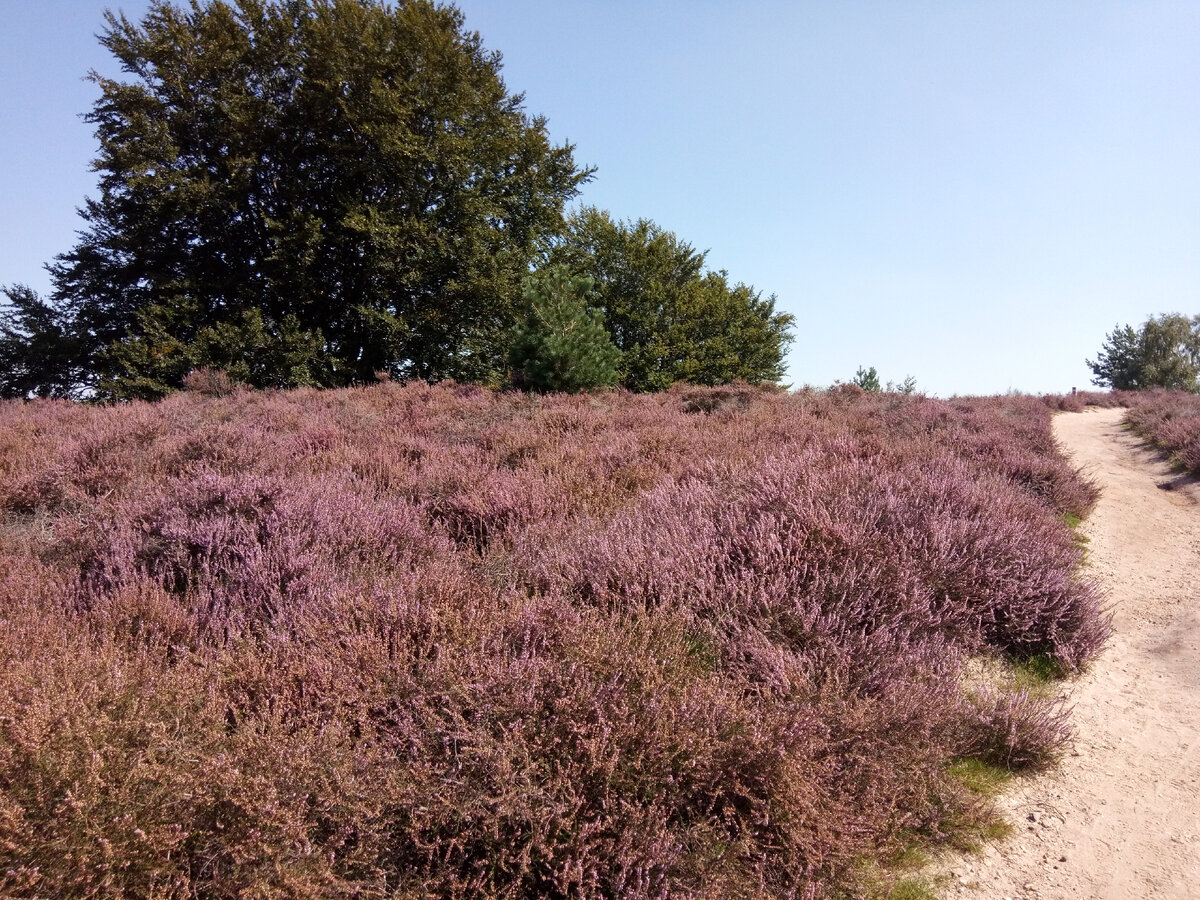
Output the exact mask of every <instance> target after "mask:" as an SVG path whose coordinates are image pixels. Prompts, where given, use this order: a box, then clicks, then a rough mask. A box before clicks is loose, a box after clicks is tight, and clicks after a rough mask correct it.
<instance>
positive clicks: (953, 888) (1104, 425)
mask: <svg viewBox="0 0 1200 900" xmlns="http://www.w3.org/2000/svg"><path fill="white" fill-rule="evenodd" d="M1122 416H1123V412H1122V411H1121V410H1104V411H1098V410H1092V411H1089V412H1086V413H1081V414H1074V415H1060V416H1058V417H1057V418H1056V419H1055V436H1056V437H1057V439H1058V441H1059V443H1060V444H1061V445H1062V446H1063V447H1064V449H1066V450H1067V451H1068V452H1069V453H1070V454H1071V456H1072V457H1073V459H1074V461H1075V462H1076V464H1077V465H1080V466H1082V467H1083V468H1084V470H1085V471H1086V472H1087V473H1088V474H1089V475H1091V476H1092V477H1093V478H1094V479H1096V480H1097V481H1098V482H1099V484H1100V485H1101V487H1102V489H1103V491H1104V495H1103V497H1102V499H1101V500H1100V503H1099V505H1098V506H1097V507H1096V510H1095V511H1094V512H1093V513H1092V515H1091V516H1090V517H1089V519H1088V521H1087V522H1086V524H1085V526H1084V528H1085V533H1086V534H1087V535H1088V536H1089V537H1090V539H1091V543H1090V545H1089V560H1090V563H1091V573H1092V575H1093V576H1094V577H1096V578H1097V579H1098V580H1099V581H1100V582H1101V583H1102V584H1103V586H1104V588H1105V590H1106V591H1107V592H1108V595H1109V601H1110V603H1111V604H1112V605H1113V607H1114V611H1115V620H1114V624H1115V635H1114V637H1113V640H1112V642H1111V644H1110V645H1109V648H1108V650H1107V651H1106V652H1105V653H1104V655H1103V656H1102V657H1101V658H1100V659H1099V660H1098V661H1097V662H1096V663H1095V664H1094V665H1093V667H1092V669H1091V671H1090V672H1089V673H1088V674H1086V675H1084V676H1083V677H1082V678H1080V679H1079V680H1078V682H1076V683H1075V684H1074V685H1072V686H1071V688H1070V698H1071V703H1072V704H1073V705H1074V707H1075V713H1074V722H1075V724H1076V727H1077V729H1078V733H1077V737H1076V744H1075V750H1074V752H1073V753H1072V755H1070V756H1069V757H1068V758H1067V759H1066V760H1065V761H1064V763H1063V765H1062V766H1061V768H1060V769H1059V770H1058V771H1056V772H1054V773H1051V774H1049V775H1046V776H1042V777H1040V778H1036V779H1029V780H1027V781H1023V782H1019V783H1018V784H1017V786H1016V789H1015V790H1014V791H1013V792H1012V793H1011V795H1009V796H1008V797H1006V798H1005V799H1004V800H1003V801H1002V806H1004V807H1006V808H1007V809H1006V811H1008V812H1009V818H1010V821H1011V822H1012V824H1013V825H1014V826H1015V828H1016V829H1017V830H1016V833H1015V834H1014V836H1013V837H1012V838H1010V839H1009V840H1007V841H1005V842H1003V843H1002V844H1000V845H999V846H997V847H993V848H990V849H988V850H987V851H985V853H984V854H983V855H982V856H980V857H976V858H973V859H970V860H965V861H959V862H957V863H955V864H954V865H952V866H951V867H950V868H951V869H952V870H953V872H952V876H951V882H950V886H949V888H948V889H947V890H945V891H944V896H948V897H955V896H964V897H971V898H978V900H1001V898H1014V900H1015V898H1045V900H1051V898H1071V900H1091V898H1106V900H1107V898H1112V900H1118V898H1119V900H1139V898H1200V485H1197V484H1196V483H1195V481H1194V479H1188V478H1186V477H1181V476H1179V475H1178V474H1176V473H1175V472H1173V471H1172V470H1171V469H1170V468H1169V467H1168V466H1167V465H1166V463H1165V462H1164V461H1163V460H1162V458H1161V455H1160V454H1157V453H1155V452H1154V451H1153V450H1151V449H1149V448H1147V447H1146V446H1145V445H1144V444H1143V443H1142V442H1141V441H1140V440H1139V439H1137V438H1136V437H1134V436H1133V435H1131V434H1130V433H1128V432H1127V431H1125V430H1124V429H1123V428H1122V427H1121V424H1120V423H1121V419H1122Z"/></svg>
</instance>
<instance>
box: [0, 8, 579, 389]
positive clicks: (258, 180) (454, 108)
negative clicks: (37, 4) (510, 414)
mask: <svg viewBox="0 0 1200 900" xmlns="http://www.w3.org/2000/svg"><path fill="white" fill-rule="evenodd" d="M100 40H101V43H102V44H103V45H104V46H105V47H106V48H107V49H108V50H110V51H111V52H112V53H113V55H114V56H115V57H116V58H117V60H118V61H119V62H120V63H121V65H122V67H123V69H124V71H125V72H127V73H128V74H129V75H130V76H131V80H129V81H118V80H113V79H108V78H104V77H101V76H99V75H93V76H92V78H93V80H94V81H95V82H96V83H97V85H98V86H99V88H100V92H101V96H100V99H99V100H98V101H97V102H96V104H95V106H94V108H93V109H92V111H91V112H90V113H89V114H88V116H87V117H86V118H87V120H88V121H89V122H90V123H91V124H92V125H93V126H94V127H95V128H96V134H97V136H98V138H99V140H100V152H99V156H98V158H97V160H96V161H95V168H96V170H97V171H98V172H99V174H100V193H99V196H98V197H97V198H95V199H90V200H88V201H87V202H86V204H85V206H84V209H83V215H84V218H85V220H86V222H87V226H88V227H87V229H86V231H85V232H83V234H82V235H81V239H80V242H79V243H78V245H77V246H76V247H75V248H74V249H73V250H71V251H70V252H69V253H66V254H64V255H62V256H60V257H59V258H58V260H57V262H56V264H55V265H54V266H53V267H52V270H51V271H52V275H53V277H54V282H55V294H54V298H53V305H52V307H51V313H52V315H53V316H59V317H63V318H64V319H65V320H66V322H67V323H68V324H67V326H66V327H67V331H68V332H71V333H72V334H74V335H75V336H76V338H78V339H79V340H81V341H82V342H83V345H84V346H83V347H82V350H83V357H84V363H83V369H84V370H85V372H86V375H87V378H91V379H93V380H98V381H99V385H100V388H99V393H100V395H101V396H110V397H131V396H160V395H161V394H163V393H165V392H166V391H169V390H171V389H174V388H176V387H178V386H179V384H180V382H181V379H182V377H183V376H184V375H185V374H186V372H187V371H188V370H189V368H190V367H191V366H192V365H194V364H196V362H197V360H206V361H207V362H212V363H219V364H220V365H221V366H222V367H223V368H227V369H228V370H229V372H230V374H231V376H234V377H239V378H241V379H243V380H245V381H247V382H249V383H258V384H281V385H282V384H302V383H316V384H320V385H339V384H351V383H362V382H369V381H371V380H372V379H373V378H374V373H376V372H385V373H388V374H390V375H392V376H394V377H398V378H426V379H440V378H447V377H453V378H456V379H460V380H463V379H482V378H485V377H487V376H488V375H489V374H491V373H494V372H496V371H499V370H500V369H502V368H503V364H504V358H505V353H506V350H507V342H508V339H509V335H510V332H511V328H512V326H513V325H514V324H515V322H516V320H517V318H518V316H519V313H520V303H521V300H520V283H521V278H522V277H523V276H524V275H525V274H526V273H527V272H528V267H529V263H530V261H531V259H532V258H533V254H534V252H535V250H536V247H537V246H538V242H539V241H540V240H541V239H543V238H544V237H545V236H546V235H547V234H551V233H555V232H557V231H559V230H560V229H561V227H562V211H563V207H564V204H565V203H566V201H568V200H569V199H570V198H572V197H573V196H575V194H576V193H577V192H578V187H579V185H580V183H581V182H583V181H584V180H586V179H587V178H588V177H589V176H590V172H588V171H581V170H579V169H577V168H576V166H575V164H574V161H573V158H572V148H571V146H570V145H567V144H564V145H561V146H552V145H551V143H550V141H549V139H548V137H547V132H546V123H545V120H544V119H542V118H540V117H532V118H531V117H529V116H527V115H526V113H525V112H524V111H523V98H522V97H521V96H520V95H509V94H508V93H507V90H506V88H505V85H504V82H503V81H502V79H501V77H500V68H501V66H500V56H499V54H497V53H493V52H489V51H487V50H485V49H484V47H483V45H482V42H481V40H480V38H479V36H478V34H474V33H471V32H468V31H466V30H464V27H463V17H462V14H461V13H460V12H459V11H458V10H457V9H455V8H454V7H452V6H438V5H435V4H434V3H432V2H425V0H401V2H398V3H388V2H384V0H333V2H326V0H291V2H286V3H264V2H261V0H234V2H217V0H207V2H206V0H197V2H193V3H191V4H189V5H185V6H183V7H178V6H175V5H173V4H171V3H169V2H166V0H154V2H153V3H152V4H151V6H150V9H149V12H148V13H147V14H146V16H145V18H144V19H143V20H142V21H141V23H140V24H135V23H133V22H131V21H130V20H128V19H127V18H126V17H125V16H124V14H119V13H111V12H110V13H108V14H107V28H106V30H105V31H104V33H103V34H102V35H101V38H100ZM35 324H37V323H35ZM52 324H53V323H52ZM260 351H261V352H263V353H265V355H266V361H263V360H261V359H260V358H259V355H258V354H259V353H260ZM61 357H62V359H63V360H67V359H69V358H70V355H69V354H68V353H67V352H66V350H65V349H64V350H63V353H62V355H61ZM276 366H280V367H282V368H274V367H276ZM268 369H270V371H268ZM5 371H8V370H7V369H6V370H5ZM71 380H72V384H77V383H79V382H81V381H84V380H86V379H85V378H72V379H71ZM35 389H36V390H37V391H47V392H52V391H54V390H56V388H55V387H54V386H53V384H52V382H50V381H45V380H42V381H38V386H37V387H36V388H35Z"/></svg>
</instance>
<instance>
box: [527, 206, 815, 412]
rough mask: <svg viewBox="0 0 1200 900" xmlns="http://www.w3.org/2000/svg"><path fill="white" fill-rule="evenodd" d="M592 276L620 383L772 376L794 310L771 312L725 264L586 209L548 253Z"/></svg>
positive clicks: (667, 235) (637, 386)
mask: <svg viewBox="0 0 1200 900" xmlns="http://www.w3.org/2000/svg"><path fill="white" fill-rule="evenodd" d="M545 256H546V260H547V263H546V264H547V265H564V266H566V267H567V268H569V269H570V270H571V271H572V272H575V273H578V274H582V275H587V276H588V277H590V278H591V279H592V281H593V284H594V297H593V300H592V303H593V304H594V305H595V306H596V307H597V308H598V309H599V310H600V311H601V312H603V315H604V322H605V326H606V327H607V328H608V332H609V334H610V335H611V336H612V340H613V343H614V344H616V346H617V348H618V349H619V350H620V351H621V364H620V371H621V384H622V385H623V386H624V387H626V388H628V389H630V390H633V391H655V390H662V389H663V388H666V387H669V386H670V385H671V384H673V383H674V382H677V381H688V382H692V383H694V384H724V383H728V382H730V381H735V380H739V379H740V380H744V381H748V382H752V383H753V382H761V381H776V380H778V379H779V378H781V377H782V376H783V370H784V365H783V357H784V351H785V349H786V347H787V345H788V343H789V342H790V341H791V339H792V338H791V333H790V332H791V328H792V325H793V323H794V318H793V317H792V316H791V315H789V314H787V313H780V312H776V310H775V298H774V297H773V296H772V297H769V298H767V299H763V297H762V295H761V293H760V292H759V291H756V290H754V289H753V288H751V287H749V286H747V285H745V284H740V283H739V284H731V283H730V281H729V276H728V274H727V273H726V272H724V271H705V254H704V253H701V252H698V251H697V250H695V249H694V248H693V247H692V246H691V245H690V244H688V243H686V242H684V241H682V240H680V239H679V238H678V237H676V236H675V235H674V234H673V233H672V232H670V231H666V230H665V229H663V228H660V227H659V226H658V225H656V224H654V223H653V222H651V221H649V220H647V219H641V220H638V221H637V222H617V221H614V220H613V218H612V217H611V216H610V215H609V214H608V213H606V212H604V211H602V210H598V209H595V208H592V207H584V208H582V209H579V210H577V211H576V212H575V213H573V214H572V215H570V216H569V217H568V219H567V230H566V232H565V234H564V235H563V236H562V237H560V238H558V239H557V240H555V241H554V242H553V244H552V246H551V247H550V248H549V249H548V251H547V252H546V255H545Z"/></svg>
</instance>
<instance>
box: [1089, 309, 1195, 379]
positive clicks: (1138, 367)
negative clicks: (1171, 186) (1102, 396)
mask: <svg viewBox="0 0 1200 900" xmlns="http://www.w3.org/2000/svg"><path fill="white" fill-rule="evenodd" d="M1086 362H1087V364H1088V367H1089V368H1091V370H1092V373H1093V375H1094V376H1095V377H1094V378H1092V383H1093V384H1095V385H1098V386H1099V387H1109V388H1113V389H1114V390H1121V391H1142V390H1148V389H1150V388H1167V389H1172V388H1174V389H1177V390H1182V391H1189V392H1191V393H1193V394H1194V393H1198V392H1200V316H1193V317H1192V318H1188V317H1187V316H1184V315H1180V314H1179V313H1169V314H1166V315H1159V316H1151V317H1150V318H1149V319H1147V320H1146V321H1145V322H1143V323H1142V325H1141V327H1140V328H1137V329H1135V328H1133V327H1132V326H1130V325H1124V326H1117V327H1116V328H1114V329H1113V331H1112V332H1111V333H1110V334H1109V335H1107V336H1106V337H1105V340H1104V344H1103V345H1102V346H1101V348H1100V352H1099V353H1098V354H1097V355H1096V360H1095V362H1093V361H1092V360H1090V359H1089V360H1086Z"/></svg>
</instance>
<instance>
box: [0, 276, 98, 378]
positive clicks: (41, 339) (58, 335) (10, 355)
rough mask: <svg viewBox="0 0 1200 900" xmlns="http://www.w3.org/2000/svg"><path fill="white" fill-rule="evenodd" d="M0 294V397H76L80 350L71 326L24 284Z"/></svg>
mask: <svg viewBox="0 0 1200 900" xmlns="http://www.w3.org/2000/svg"><path fill="white" fill-rule="evenodd" d="M0 293H3V294H4V296H5V297H6V298H7V308H6V309H4V310H2V311H0V397H4V398H8V399H12V398H20V399H24V398H26V397H30V396H37V397H60V398H74V397H77V396H78V395H79V388H78V385H79V384H80V383H81V382H82V380H83V359H82V357H83V348H82V346H81V344H80V341H79V340H78V338H77V336H76V335H75V333H74V330H73V328H72V325H71V323H70V321H68V319H67V317H66V316H65V315H64V314H63V312H62V311H61V310H59V309H57V308H55V307H54V306H52V305H50V304H49V303H47V302H46V301H45V300H43V299H42V298H41V297H39V296H38V295H37V293H36V292H35V291H33V290H31V289H30V288H28V287H27V286H25V285H21V284H17V285H12V286H10V287H4V288H0Z"/></svg>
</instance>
